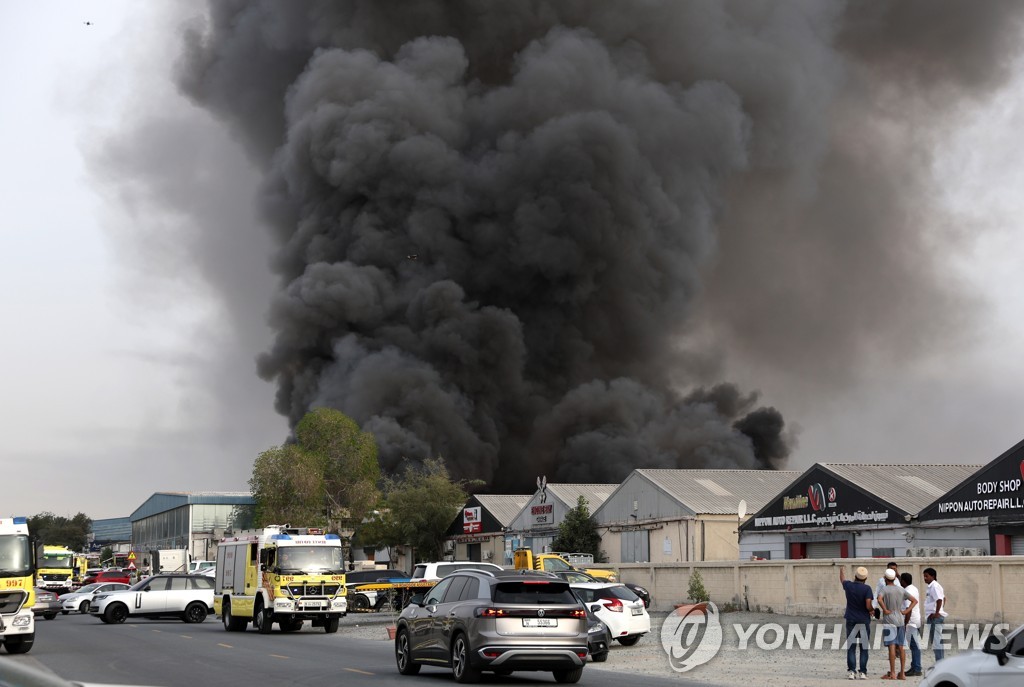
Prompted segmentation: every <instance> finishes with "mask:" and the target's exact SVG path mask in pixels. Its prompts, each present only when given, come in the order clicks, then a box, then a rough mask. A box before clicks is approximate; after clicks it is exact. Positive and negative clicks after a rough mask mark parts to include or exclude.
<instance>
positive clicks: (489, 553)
mask: <svg viewBox="0 0 1024 687" xmlns="http://www.w3.org/2000/svg"><path fill="white" fill-rule="evenodd" d="M492 558H494V552H493V551H484V553H483V559H484V560H485V561H489V560H491V559H492Z"/></svg>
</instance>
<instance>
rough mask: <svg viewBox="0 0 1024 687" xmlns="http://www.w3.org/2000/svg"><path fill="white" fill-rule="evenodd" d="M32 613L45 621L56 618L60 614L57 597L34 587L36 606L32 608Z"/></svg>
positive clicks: (45, 590)
mask: <svg viewBox="0 0 1024 687" xmlns="http://www.w3.org/2000/svg"><path fill="white" fill-rule="evenodd" d="M32 612H33V613H35V614H36V615H41V616H43V617H44V618H46V619H47V620H53V619H54V618H56V617H57V614H58V613H60V601H58V600H57V595H56V594H55V593H54V592H51V591H50V590H48V589H40V588H39V587H36V605H35V606H33V607H32Z"/></svg>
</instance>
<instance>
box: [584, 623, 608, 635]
mask: <svg viewBox="0 0 1024 687" xmlns="http://www.w3.org/2000/svg"><path fill="white" fill-rule="evenodd" d="M598 632H604V625H602V624H601V623H590V626H589V627H588V628H587V634H596V633H598Z"/></svg>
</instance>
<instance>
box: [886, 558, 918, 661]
mask: <svg viewBox="0 0 1024 687" xmlns="http://www.w3.org/2000/svg"><path fill="white" fill-rule="evenodd" d="M904 601H909V602H910V605H909V606H908V607H907V610H905V611H904V610H903V602H904ZM916 605H917V599H915V598H914V597H913V596H911V595H910V594H909V593H908V592H907V590H906V589H903V588H902V587H900V586H899V585H898V584H897V583H896V571H895V570H893V569H892V568H889V569H888V570H886V571H885V588H884V589H883V590H882V593H881V594H879V595H878V606H879V608H880V609H881V611H882V641H883V643H884V644H885V646H886V647H888V649H889V672H888V673H886V674H885V675H883V676H882V679H883V680H906V679H907V674H906V673H907V652H906V651H904V649H903V644H904V643H905V642H906V622H907V620H906V619H907V616H908V615H910V611H911V610H913V608H914V606H916ZM897 656H899V659H900V672H899V674H897V673H896V657H897Z"/></svg>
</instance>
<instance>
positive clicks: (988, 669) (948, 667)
mask: <svg viewBox="0 0 1024 687" xmlns="http://www.w3.org/2000/svg"><path fill="white" fill-rule="evenodd" d="M936 685H950V686H951V687H974V686H975V685H977V686H978V687H1011V685H1012V686H1013V687H1020V685H1024V625H1021V626H1020V627H1018V628H1017V629H1016V630H1014V631H1013V632H1012V633H1010V634H1009V635H1008V636H1007V637H1006V638H1005V639H1004V638H1002V637H999V636H996V635H993V636H991V637H989V638H988V639H986V640H985V646H984V648H983V649H982V650H981V651H965V652H964V653H961V654H957V655H956V656H951V657H949V658H944V659H942V660H941V661H939V662H938V663H936V664H935V666H934V667H932V668H929V669H928V672H927V673H926V674H925V676H924V679H923V680H921V682H920V687H936Z"/></svg>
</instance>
